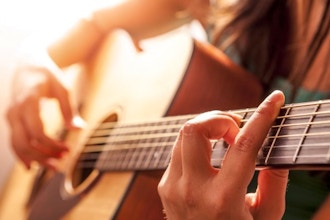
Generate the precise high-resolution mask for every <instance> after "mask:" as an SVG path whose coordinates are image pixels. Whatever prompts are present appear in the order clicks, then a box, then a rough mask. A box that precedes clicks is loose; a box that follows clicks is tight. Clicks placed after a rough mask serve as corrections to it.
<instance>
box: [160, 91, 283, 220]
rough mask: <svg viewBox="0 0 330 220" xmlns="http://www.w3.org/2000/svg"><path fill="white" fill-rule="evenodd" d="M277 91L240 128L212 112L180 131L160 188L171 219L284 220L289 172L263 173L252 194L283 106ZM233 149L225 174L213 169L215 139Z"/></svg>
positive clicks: (226, 115)
mask: <svg viewBox="0 0 330 220" xmlns="http://www.w3.org/2000/svg"><path fill="white" fill-rule="evenodd" d="M283 102H284V96H283V94H282V93H281V92H274V93H273V94H272V95H270V96H269V97H268V98H267V99H266V100H265V101H264V102H263V103H262V104H261V105H260V106H259V107H258V109H257V111H256V112H255V113H254V114H253V116H252V117H251V118H250V119H249V121H248V122H247V124H246V125H245V126H244V127H243V128H242V129H240V128H239V126H238V124H239V118H238V116H236V115H233V114H229V113H224V112H209V113H205V114H202V115H200V116H198V117H196V118H195V119H193V120H191V121H189V122H188V123H187V124H186V125H185V126H184V127H183V128H182V129H181V131H180V134H179V137H178V139H177V141H176V143H175V146H174V148H173V154H172V160H171V162H170V165H169V167H168V169H167V170H166V172H165V174H164V176H163V178H162V180H161V182H160V183H159V187H158V190H159V194H160V197H161V199H162V203H163V205H164V210H165V213H166V215H167V218H168V219H209V220H211V219H280V218H281V217H282V215H283V213H284V209H285V192H286V186H287V180H288V171H287V170H263V171H261V172H260V174H259V178H258V189H257V191H256V193H253V194H247V187H248V184H249V182H250V181H251V178H252V176H253V173H254V170H255V160H256V157H257V153H258V150H259V148H260V147H261V145H262V143H263V141H264V139H265V137H266V135H267V132H268V130H269V128H270V126H271V124H272V122H273V121H274V119H275V118H276V116H277V114H278V112H279V109H280V107H281V106H282V105H283ZM220 138H224V139H225V141H226V142H228V143H229V144H230V148H229V151H228V152H227V155H226V157H225V159H224V162H223V164H222V168H221V169H216V168H214V167H212V166H211V164H210V157H211V150H212V149H211V144H210V141H209V140H210V139H220Z"/></svg>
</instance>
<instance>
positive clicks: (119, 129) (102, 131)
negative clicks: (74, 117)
mask: <svg viewBox="0 0 330 220" xmlns="http://www.w3.org/2000/svg"><path fill="white" fill-rule="evenodd" d="M315 103H316V102H314V103H313V102H312V103H307V104H306V103H302V104H294V105H293V106H291V105H290V106H289V105H286V106H284V107H282V109H288V108H290V109H291V108H294V107H307V106H314V105H315ZM317 103H318V104H319V105H318V106H320V102H317ZM321 103H323V104H325V103H329V101H327V102H321ZM298 110H299V109H298ZM302 110H305V111H308V110H309V109H302ZM254 111H255V109H246V110H237V111H232V112H233V113H236V114H240V112H243V114H244V117H243V120H242V122H245V121H247V120H248V119H246V120H245V119H244V118H245V117H246V116H248V113H253V112H254ZM329 113H330V111H321V112H317V113H316V112H313V113H307V114H306V113H304V114H295V115H289V116H278V118H277V119H279V118H283V117H285V118H294V117H295V118H298V117H303V116H306V115H309V116H310V115H314V116H313V117H315V116H316V115H324V114H329ZM195 116H197V115H188V116H187V115H185V116H179V117H177V116H174V117H167V118H165V119H163V120H165V121H166V120H167V121H171V120H172V121H173V120H177V119H182V120H183V119H185V121H186V120H188V119H190V118H193V117H195ZM250 116H251V115H250ZM151 123H153V122H151ZM117 124H118V123H117V122H116V123H113V122H110V123H107V124H105V123H104V124H103V125H101V126H100V129H99V133H97V134H96V135H106V134H107V133H106V132H105V129H107V126H112V127H111V129H110V130H111V131H112V133H110V134H108V137H103V139H102V138H100V139H94V141H96V142H98V141H101V140H109V139H110V138H109V136H111V139H112V137H113V136H112V134H113V133H115V132H118V134H122V131H123V130H124V131H125V129H126V131H131V132H135V131H141V127H135V126H140V125H141V124H123V125H124V126H127V127H123V126H121V125H120V126H119V127H117V126H114V125H117ZM182 124H183V123H182ZM303 124H304V123H296V124H291V125H285V126H286V127H287V126H291V127H292V126H299V125H303ZM312 124H316V122H313V123H310V124H309V127H310V126H311V125H312ZM317 124H322V122H320V123H317ZM153 125H155V124H152V126H150V127H149V128H146V127H145V128H143V129H142V130H150V129H151V130H152V131H156V130H159V129H163V130H164V129H165V128H166V127H165V126H159V127H157V126H153ZM277 126H278V125H277ZM180 127H181V125H180ZM114 131H115V132H114ZM325 134H328V133H326V132H320V133H315V134H308V135H309V136H311V135H313V136H315V135H325ZM96 135H95V136H96ZM175 135H177V133H175ZM305 135H306V134H305ZM297 136H298V135H282V136H279V138H284V137H297ZM306 136H307V135H306ZM306 136H305V137H306ZM128 137H139V139H141V135H140V136H136V135H130V136H128ZM142 138H143V136H142ZM148 138H150V136H148ZM154 138H157V137H154ZM121 140H125V141H129V140H127V137H126V138H125V139H121ZM122 146H124V145H122ZM125 146H128V145H125ZM149 146H150V145H149ZM143 147H146V146H143ZM86 148H88V150H86V153H88V152H93V150H95V149H101V148H102V150H109V148H110V149H112V147H111V146H109V145H108V144H107V143H106V145H105V147H104V146H97V145H94V146H93V145H86ZM116 149H117V148H114V150H116ZM130 149H131V148H128V149H127V150H130ZM328 157H329V159H330V148H329V154H328ZM165 162H166V160H165Z"/></svg>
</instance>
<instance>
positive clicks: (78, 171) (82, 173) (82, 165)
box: [72, 114, 118, 188]
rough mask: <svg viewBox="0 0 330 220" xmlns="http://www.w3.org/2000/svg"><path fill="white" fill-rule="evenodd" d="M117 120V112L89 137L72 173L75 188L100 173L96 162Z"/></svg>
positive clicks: (92, 179) (87, 182) (88, 181)
mask: <svg viewBox="0 0 330 220" xmlns="http://www.w3.org/2000/svg"><path fill="white" fill-rule="evenodd" d="M117 121H118V116H117V114H112V115H110V116H109V117H107V118H106V119H105V120H104V121H103V122H102V123H100V124H99V126H98V127H97V128H95V129H94V131H93V132H92V133H91V134H90V135H89V138H87V141H86V143H85V145H84V148H83V149H82V151H81V153H80V155H79V157H78V159H77V162H76V164H75V168H74V170H73V173H72V187H73V188H77V187H78V186H80V185H81V184H82V183H86V184H87V185H89V183H91V182H92V181H94V180H95V178H97V176H98V175H99V172H98V170H96V169H95V167H96V163H97V161H98V158H99V156H100V153H101V152H102V151H103V148H104V147H105V145H106V143H107V139H108V138H109V136H110V128H111V127H113V126H115V122H117ZM92 174H93V175H92Z"/></svg>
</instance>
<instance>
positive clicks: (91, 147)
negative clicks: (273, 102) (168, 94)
mask: <svg viewBox="0 0 330 220" xmlns="http://www.w3.org/2000/svg"><path fill="white" fill-rule="evenodd" d="M307 125H308V126H311V125H314V126H315V125H318V126H322V125H328V126H330V120H329V121H318V122H308V123H293V124H283V125H280V126H279V125H274V126H272V127H271V129H270V132H271V131H272V130H273V129H275V130H276V129H278V128H282V129H283V128H287V129H288V128H289V129H290V130H294V129H295V130H299V129H301V128H299V127H303V126H307ZM180 127H181V126H179V125H177V126H171V129H176V130H175V131H171V132H167V133H151V134H148V133H142V134H132V133H133V132H132V130H130V132H128V131H127V130H126V132H120V133H114V134H125V135H117V136H115V135H113V134H112V133H111V135H112V136H108V137H99V136H91V137H90V138H89V141H88V142H87V143H86V148H85V151H86V152H92V151H96V152H97V151H102V150H103V149H104V147H103V146H99V147H97V145H105V144H115V143H116V142H120V141H125V142H130V141H136V140H145V141H148V140H152V139H156V138H164V137H173V136H174V137H176V136H177V134H178V130H179V129H180ZM313 128H315V127H313ZM321 128H323V127H321ZM156 130H157V131H159V130H165V126H164V127H162V129H159V128H158V127H157V129H156V128H155V127H153V129H149V130H147V129H145V131H156ZM285 131H286V132H289V131H288V130H285ZM328 134H329V133H328V132H315V133H308V134H299V133H298V134H288V135H285V134H284V135H277V136H268V138H276V139H279V138H287V137H305V136H312V135H314V136H315V135H328ZM112 140H114V141H112Z"/></svg>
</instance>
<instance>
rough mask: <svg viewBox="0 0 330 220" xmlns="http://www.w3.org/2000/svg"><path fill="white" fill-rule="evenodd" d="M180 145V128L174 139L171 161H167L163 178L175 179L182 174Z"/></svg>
mask: <svg viewBox="0 0 330 220" xmlns="http://www.w3.org/2000/svg"><path fill="white" fill-rule="evenodd" d="M181 145H182V130H180V132H179V135H178V137H177V139H176V140H175V143H174V146H173V150H172V155H171V161H170V163H169V166H168V168H167V169H166V171H167V172H165V174H166V178H164V179H173V180H177V179H179V178H180V177H181V175H182V158H181V155H182V154H181ZM165 174H164V176H165ZM164 176H163V177H164Z"/></svg>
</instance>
